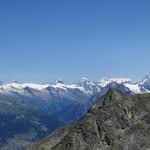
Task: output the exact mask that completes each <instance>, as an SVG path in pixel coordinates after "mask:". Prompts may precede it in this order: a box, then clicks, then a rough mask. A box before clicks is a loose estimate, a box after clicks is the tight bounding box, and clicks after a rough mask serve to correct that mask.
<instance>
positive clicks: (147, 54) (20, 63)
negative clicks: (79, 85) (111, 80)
mask: <svg viewBox="0 0 150 150" xmlns="http://www.w3.org/2000/svg"><path fill="white" fill-rule="evenodd" d="M149 72H150V1H149V0H1V1H0V80H3V81H8V82H10V81H14V80H18V81H20V82H40V83H46V82H50V81H51V80H54V79H58V78H61V79H63V80H66V81H75V80H78V79H79V78H80V77H82V76H86V77H88V78H89V79H92V80H94V79H95V80H97V79H100V78H101V77H104V76H107V77H120V76H121V77H129V78H132V79H134V80H139V79H142V78H143V76H144V75H145V74H147V73H149Z"/></svg>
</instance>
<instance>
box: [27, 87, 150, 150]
mask: <svg viewBox="0 0 150 150" xmlns="http://www.w3.org/2000/svg"><path fill="white" fill-rule="evenodd" d="M28 149H29V150H149V149H150V94H143V95H135V96H130V97H128V96H125V95H124V94H122V93H121V92H119V91H116V90H111V91H109V92H108V93H107V94H106V95H105V96H103V97H102V98H101V99H100V100H98V101H97V102H96V103H95V104H94V105H93V107H92V108H91V110H90V111H89V112H88V113H87V114H86V116H85V117H84V118H82V119H81V120H79V121H77V122H75V123H73V124H71V125H68V126H66V127H65V128H63V129H60V130H59V131H57V132H55V133H54V134H53V135H51V136H49V137H47V138H45V139H43V140H42V141H40V142H38V143H36V144H34V145H32V146H31V147H29V148H28Z"/></svg>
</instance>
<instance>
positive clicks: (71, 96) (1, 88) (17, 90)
mask: <svg viewBox="0 0 150 150" xmlns="http://www.w3.org/2000/svg"><path fill="white" fill-rule="evenodd" d="M112 88H115V89H118V90H121V91H122V92H124V93H125V94H127V95H133V94H136V93H147V92H150V75H147V76H146V77H145V78H144V79H143V80H142V81H141V82H136V83H134V82H133V81H132V80H130V79H127V78H112V79H107V78H104V79H102V80H99V81H90V80H88V79H87V78H82V79H81V80H80V81H77V82H74V83H72V84H68V83H64V82H63V81H62V80H57V81H55V82H52V83H51V84H35V83H18V82H13V83H2V82H1V84H0V132H1V133H2V134H1V138H2V139H3V138H4V141H3V142H2V143H0V149H4V147H5V146H6V147H7V146H8V147H11V149H12V145H13V144H12V143H13V142H16V141H17V140H18V137H19V139H20V137H22V141H21V145H18V147H19V146H22V143H24V146H25V145H26V144H28V142H31V143H32V142H33V141H34V140H36V139H38V138H41V137H43V136H46V135H47V134H49V133H50V132H52V131H53V130H54V129H56V128H57V127H59V126H62V125H63V124H65V123H67V122H69V121H72V120H77V119H79V118H81V117H82V116H83V115H84V114H85V113H86V112H87V111H88V110H89V109H90V107H91V106H92V104H93V103H94V102H95V101H96V100H97V99H98V98H100V97H101V96H103V95H104V94H105V93H106V92H107V91H108V90H110V89H112ZM25 123H26V124H25ZM10 124H11V125H12V126H13V128H10ZM14 126H15V128H14ZM20 127H21V128H20ZM12 131H13V132H12ZM28 133H29V135H30V134H31V133H32V134H33V137H30V136H29V135H28ZM6 135H7V137H5V136H6ZM24 137H25V138H24ZM19 143H20V142H19ZM7 149H10V148H7Z"/></svg>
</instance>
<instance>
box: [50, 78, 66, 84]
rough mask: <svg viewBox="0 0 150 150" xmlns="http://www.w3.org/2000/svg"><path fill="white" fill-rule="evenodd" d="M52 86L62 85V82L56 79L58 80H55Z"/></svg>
mask: <svg viewBox="0 0 150 150" xmlns="http://www.w3.org/2000/svg"><path fill="white" fill-rule="evenodd" d="M52 84H53V85H56V84H64V82H63V80H62V79H58V80H55V81H54V82H52Z"/></svg>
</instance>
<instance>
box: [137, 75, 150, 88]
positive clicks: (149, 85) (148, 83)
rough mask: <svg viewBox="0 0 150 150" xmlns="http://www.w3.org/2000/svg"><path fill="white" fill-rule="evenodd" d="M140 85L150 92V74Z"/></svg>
mask: <svg viewBox="0 0 150 150" xmlns="http://www.w3.org/2000/svg"><path fill="white" fill-rule="evenodd" d="M139 85H140V86H143V87H144V88H147V89H148V90H150V74H148V75H146V76H145V77H144V79H143V80H142V81H141V82H140V83H139Z"/></svg>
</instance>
